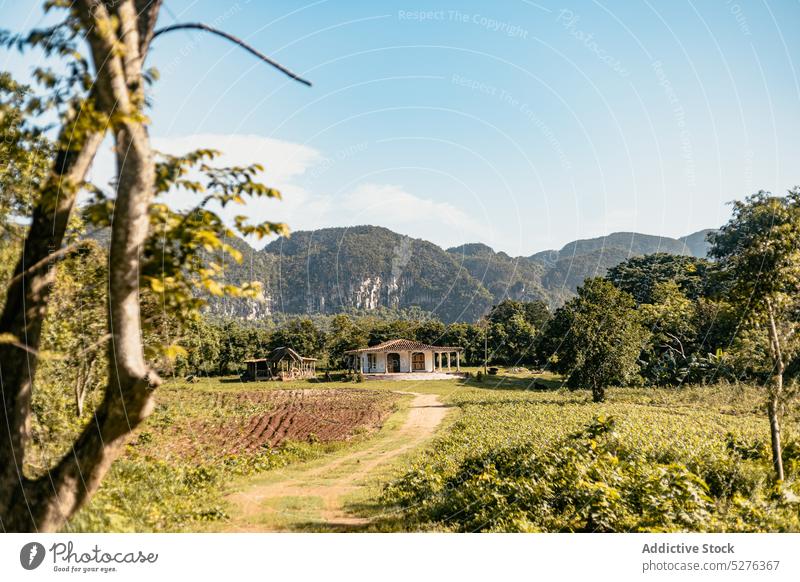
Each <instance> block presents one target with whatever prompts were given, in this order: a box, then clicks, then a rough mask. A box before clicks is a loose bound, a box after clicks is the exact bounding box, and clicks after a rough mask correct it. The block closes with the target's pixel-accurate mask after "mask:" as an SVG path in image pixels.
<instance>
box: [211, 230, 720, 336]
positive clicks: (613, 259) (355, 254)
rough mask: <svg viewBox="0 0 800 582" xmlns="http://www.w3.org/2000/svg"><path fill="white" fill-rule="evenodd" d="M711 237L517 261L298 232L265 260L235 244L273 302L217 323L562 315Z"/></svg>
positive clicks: (584, 248) (368, 235)
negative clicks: (524, 307)
mask: <svg viewBox="0 0 800 582" xmlns="http://www.w3.org/2000/svg"><path fill="white" fill-rule="evenodd" d="M709 232H711V230H702V231H699V232H695V233H692V234H690V235H688V236H684V237H681V238H678V239H674V238H669V237H663V236H652V235H646V234H640V233H634V232H617V233H613V234H610V235H608V236H603V237H598V238H592V239H582V240H576V241H573V242H570V243H568V244H566V245H565V246H564V247H563V248H561V249H560V250H547V251H542V252H538V253H535V254H533V255H531V256H528V257H511V256H509V255H508V254H506V253H504V252H495V251H494V250H493V249H492V248H490V247H488V246H487V245H485V244H481V243H472V244H464V245H461V246H457V247H452V248H449V249H443V248H441V247H439V246H437V245H435V244H433V243H431V242H428V241H424V240H421V239H414V238H411V237H408V236H406V235H402V234H398V233H396V232H393V231H391V230H389V229H386V228H383V227H378V226H357V227H349V228H323V229H319V230H313V231H298V232H294V233H292V235H291V237H288V238H286V237H281V238H279V239H277V240H275V241H273V242H271V243H270V244H268V245H267V246H266V247H265V248H264V249H262V250H260V251H257V250H254V249H253V248H252V247H250V246H249V245H248V244H247V243H246V242H245V241H243V240H241V239H234V240H229V241H228V242H229V243H230V244H232V246H234V247H236V248H237V249H239V250H240V251H241V252H242V254H243V256H244V260H243V261H242V263H240V264H236V263H232V264H229V265H226V271H225V276H226V278H227V279H228V280H229V281H230V282H236V283H240V282H244V281H260V282H261V283H262V286H263V297H261V298H260V300H258V301H255V300H252V299H235V298H222V299H217V298H213V299H212V301H211V303H210V305H209V309H210V310H211V312H212V313H213V314H217V315H224V316H229V317H231V316H232V317H241V318H245V319H258V318H262V317H270V316H273V315H277V314H287V315H295V314H296V315H299V314H334V313H339V312H353V311H362V312H369V311H374V310H377V309H380V308H389V309H409V308H418V309H421V310H423V311H425V312H429V313H431V314H433V315H435V316H436V317H438V318H440V319H441V320H442V321H445V322H453V321H475V320H476V319H478V318H479V317H480V316H482V315H483V314H484V313H486V312H487V310H488V309H490V308H491V306H492V305H493V304H496V303H498V302H500V301H502V300H503V299H507V298H510V299H516V300H524V301H531V300H534V299H540V300H543V301H545V302H546V303H547V304H548V305H550V306H551V307H557V306H558V305H561V304H562V303H563V302H564V301H566V300H567V299H569V298H570V297H572V296H574V294H575V290H576V288H577V287H578V286H579V285H580V284H581V283H582V282H583V281H584V279H586V278H587V277H594V276H602V275H604V274H605V272H606V270H607V269H609V268H611V267H613V266H614V265H616V264H618V263H620V262H622V261H624V260H626V259H628V258H630V257H633V256H637V255H646V254H652V253H657V252H667V253H673V254H680V255H691V256H696V257H705V256H706V254H707V251H708V242H707V241H706V236H707V235H708V233H709Z"/></svg>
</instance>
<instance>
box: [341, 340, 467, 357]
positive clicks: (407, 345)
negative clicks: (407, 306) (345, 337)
mask: <svg viewBox="0 0 800 582" xmlns="http://www.w3.org/2000/svg"><path fill="white" fill-rule="evenodd" d="M428 350H433V351H439V352H461V351H463V350H464V348H460V347H456V346H431V345H428V344H424V343H422V342H418V341H414V340H407V339H395V340H389V341H388V342H383V343H382V344H378V345H376V346H371V347H368V348H361V349H360V350H350V351H348V352H345V353H346V354H364V353H368V352H405V351H410V352H424V351H428Z"/></svg>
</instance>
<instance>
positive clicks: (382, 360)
mask: <svg viewBox="0 0 800 582" xmlns="http://www.w3.org/2000/svg"><path fill="white" fill-rule="evenodd" d="M390 353H395V354H400V372H401V373H408V372H411V357H412V354H415V353H419V352H408V351H405V352H390ZM422 353H423V354H424V355H425V372H433V352H431V351H423V352H422ZM388 355H389V354H388V353H375V354H374V356H375V365H374V366H370V365H369V353H366V354H361V369H362V370H363V371H364V373H365V374H385V373H386V370H387V368H386V360H387V356H388Z"/></svg>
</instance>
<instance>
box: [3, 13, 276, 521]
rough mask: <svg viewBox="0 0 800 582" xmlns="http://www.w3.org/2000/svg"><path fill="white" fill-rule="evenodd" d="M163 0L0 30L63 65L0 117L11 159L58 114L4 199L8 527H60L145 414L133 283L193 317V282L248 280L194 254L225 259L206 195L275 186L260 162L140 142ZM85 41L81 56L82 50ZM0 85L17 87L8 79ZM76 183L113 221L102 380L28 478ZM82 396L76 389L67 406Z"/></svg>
mask: <svg viewBox="0 0 800 582" xmlns="http://www.w3.org/2000/svg"><path fill="white" fill-rule="evenodd" d="M160 6H161V2H160V0H122V1H117V2H102V1H99V0H82V1H79V2H74V3H72V2H64V1H61V0H53V1H50V2H47V3H46V4H45V8H46V9H53V8H60V9H65V11H66V14H65V17H64V19H63V20H62V21H61V22H60V23H59V24H56V25H54V26H52V27H48V28H45V29H39V30H34V31H32V32H31V33H30V34H27V35H24V36H15V35H12V34H9V33H2V34H0V40H2V42H3V44H5V45H7V46H9V47H11V46H15V47H18V48H20V49H25V48H36V49H39V50H42V51H43V52H44V54H45V56H47V57H51V58H53V59H60V60H61V61H62V63H61V64H62V65H63V69H64V70H65V71H66V72H65V73H64V74H57V73H55V72H54V71H53V70H51V69H47V68H38V69H37V70H36V71H35V73H34V76H35V78H36V79H37V80H38V81H39V83H40V84H41V86H42V89H43V93H42V94H40V95H25V96H24V97H22V95H24V93H21V92H20V91H16V92H15V93H14V95H15V99H16V103H15V102H13V101H9V102H8V103H11V104H12V105H15V106H16V108H17V109H19V110H20V111H23V112H24V114H25V115H24V116H23V117H20V118H16V119H11V118H9V117H7V116H4V117H3V120H4V123H6V124H8V123H11V124H12V125H14V128H15V133H14V134H13V135H14V136H20V137H14V138H13V139H11V140H8V141H7V143H10V144H11V149H12V151H13V152H17V153H18V154H19V155H17V156H16V157H15V159H22V158H24V157H25V156H24V155H23V154H24V153H25V152H30V151H32V149H33V148H34V144H35V140H36V139H38V136H40V135H41V133H42V129H41V127H37V125H36V123H35V122H36V120H38V119H43V118H44V116H49V118H52V116H53V115H55V117H56V118H57V119H58V120H59V124H60V126H59V129H58V132H57V135H56V137H55V140H54V143H53V144H52V155H51V159H50V162H49V165H47V167H46V170H39V171H37V170H36V169H35V168H37V167H39V166H37V165H36V163H35V161H34V162H32V163H31V164H29V166H28V168H31V167H32V168H33V170H27V171H28V174H30V175H31V176H32V177H33V178H34V179H32V180H31V181H30V182H29V184H27V186H28V187H29V188H28V191H29V192H32V196H30V203H29V204H30V211H29V213H28V212H25V210H26V208H27V207H28V206H26V204H27V201H26V200H25V199H24V198H23V197H21V196H15V198H14V199H13V200H12V202H13V204H6V203H5V202H4V208H10V209H11V211H16V212H19V213H22V214H29V219H30V225H29V226H28V229H27V234H26V236H25V241H24V243H23V245H22V246H23V249H22V253H21V256H20V259H19V262H18V263H17V266H16V268H15V269H14V271H13V274H12V276H11V278H10V281H9V284H8V286H7V291H6V299H5V303H4V306H3V310H2V314H0V338H2V342H1V343H0V373H1V374H2V378H3V392H2V394H3V406H4V411H5V414H4V416H3V418H4V420H3V426H2V437H0V525H1V526H2V529H3V530H5V531H35V530H38V531H53V530H57V529H58V528H59V527H61V525H62V524H63V523H64V521H65V520H66V519H67V518H68V517H69V516H71V515H72V514H74V513H75V511H77V510H78V509H79V508H80V507H81V506H82V505H83V504H84V503H85V502H86V501H87V500H88V499H89V498H90V497H91V495H92V494H93V493H94V492H95V491H96V490H97V488H98V486H99V484H100V482H101V480H102V479H103V476H104V475H105V474H106V472H107V471H108V469H109V467H110V465H111V463H112V462H113V460H114V459H115V458H116V457H117V456H118V454H119V453H120V450H121V447H122V446H123V444H124V442H125V438H126V436H127V435H128V434H129V433H130V431H131V430H133V429H134V428H135V427H136V426H137V425H138V424H140V423H141V422H142V421H143V420H144V419H145V418H146V417H147V416H148V415H149V414H150V412H151V411H152V408H153V391H154V390H155V389H156V388H157V387H158V386H159V385H160V383H161V379H160V378H159V376H158V374H157V373H156V372H155V370H154V369H153V367H152V365H151V363H150V362H149V361H148V360H147V359H146V357H145V352H144V349H143V346H142V339H141V338H142V335H143V333H144V332H145V331H146V329H143V322H142V318H141V317H140V298H141V295H142V291H143V290H142V289H141V286H143V287H144V293H145V294H147V293H153V294H155V295H158V296H160V300H161V303H162V305H165V306H168V307H169V308H170V309H172V310H173V311H174V312H175V314H176V315H177V316H179V317H182V318H184V319H191V318H192V316H193V314H196V312H197V309H198V308H199V307H200V306H201V305H202V300H201V299H198V298H197V297H195V296H194V294H192V293H191V291H190V290H191V288H192V287H193V286H195V285H198V284H199V285H202V286H204V287H205V288H206V289H207V290H208V292H210V293H212V294H223V293H226V292H228V293H250V292H255V291H256V290H254V289H250V288H248V287H247V286H245V288H230V287H228V288H226V287H225V286H224V285H223V284H222V283H221V281H220V279H219V273H220V270H219V269H218V268H215V266H214V265H213V263H212V264H211V265H209V264H208V263H207V262H206V261H203V260H201V257H202V256H203V255H204V253H211V254H213V253H221V252H222V253H228V254H231V255H233V257H234V258H236V253H234V252H231V251H232V249H230V248H228V247H227V245H225V243H224V242H223V241H224V237H225V236H226V235H227V234H229V233H230V230H229V229H227V227H225V226H224V225H223V224H222V221H221V220H220V219H219V217H218V216H217V215H216V214H215V213H214V212H213V211H211V210H209V209H208V208H207V205H208V204H209V203H210V202H217V203H219V204H221V205H225V204H227V203H229V202H233V203H243V202H244V199H245V197H247V196H276V195H277V193H276V192H275V191H273V190H270V189H268V188H266V187H264V186H263V185H261V184H259V183H258V182H256V181H254V176H255V174H256V172H257V171H258V169H259V168H258V167H253V168H219V169H217V168H213V167H211V166H210V165H209V164H208V163H207V162H208V160H209V159H211V158H212V157H213V152H211V151H208V150H201V151H199V152H197V153H194V154H190V155H187V156H185V157H179V158H163V159H161V160H158V159H157V156H156V153H155V152H154V151H153V150H152V148H151V146H150V140H149V136H148V132H147V118H146V116H145V114H144V110H145V107H146V96H145V87H146V85H147V83H148V82H149V81H151V80H152V79H153V78H154V76H155V75H154V73H153V72H152V71H147V70H146V69H145V68H144V64H145V59H146V57H147V54H148V50H149V47H150V43H151V41H152V39H153V38H154V36H155V35H156V33H157V32H156V30H155V24H156V21H157V18H158V13H159V9H160ZM84 43H85V48H86V49H88V56H84V55H83V53H82V50H83V49H84ZM3 83H4V85H5V86H6V88H10V89H12V91H13V90H15V89H16V88H15V87H13V86H11V85H10V84H9V82H8V81H7V80H4V81H3ZM20 99H23V101H20ZM8 119H11V121H10V122H9V121H8ZM4 129H7V128H4ZM107 133H110V134H111V135H112V136H113V139H114V144H115V152H116V158H117V159H116V161H117V168H116V169H117V175H116V180H115V183H114V189H115V192H114V194H113V196H109V195H104V194H103V193H102V191H101V190H100V189H98V188H96V187H92V186H91V185H88V184H87V183H86V175H87V172H88V169H89V166H90V165H91V163H92V161H93V159H94V157H95V154H96V153H97V149H98V148H99V146H100V144H101V143H102V141H103V139H104V138H105V136H106V134H107ZM17 166H18V167H19V168H20V170H19V171H15V172H16V174H20V173H23V174H24V170H25V167H24V166H23V165H21V164H17ZM192 167H198V168H199V169H200V171H201V172H202V173H203V174H204V176H205V178H206V179H205V180H204V181H203V182H194V181H190V180H187V179H186V174H187V172H188V170H189V169H190V168H192ZM173 186H177V187H183V188H188V189H190V190H194V191H196V192H207V194H206V196H205V197H204V199H203V200H202V201H201V202H200V204H199V205H198V206H197V208H195V209H194V210H192V211H191V212H189V213H184V214H182V215H181V214H177V213H175V212H173V211H171V210H170V209H169V207H168V206H167V205H166V204H165V203H164V202H163V200H158V198H159V197H163V196H165V195H167V194H168V192H169V191H170V189H171V188H172V187H173ZM84 189H93V190H94V191H95V194H96V198H95V201H94V203H93V204H92V205H91V207H90V211H89V212H88V213H87V216H86V218H87V219H88V220H89V221H90V223H92V224H95V225H100V226H102V225H108V226H109V227H110V242H109V249H108V271H107V273H106V276H107V290H108V292H107V311H106V312H107V315H108V317H107V336H106V337H105V338H104V342H103V343H104V344H105V345H106V346H107V359H108V363H109V366H108V371H107V373H108V378H107V381H108V384H107V389H106V390H105V393H104V396H103V399H102V401H101V402H100V403H99V404H98V406H97V408H96V410H95V411H94V414H93V418H92V419H91V420H90V421H89V422H87V423H86V425H85V428H84V429H83V430H82V432H81V433H80V435H79V436H78V437H77V439H76V440H75V441H74V443H72V446H71V447H70V451H69V453H68V454H65V455H64V456H63V457H62V458H61V459H60V460H59V461H58V462H57V463H56V464H55V465H54V466H52V467H49V468H48V469H47V470H46V472H45V473H44V474H42V475H40V476H29V475H27V474H26V473H25V471H24V468H23V463H24V461H25V458H26V448H27V445H28V442H29V439H30V425H31V401H32V395H33V389H34V379H35V377H36V375H37V369H38V367H39V363H40V361H41V359H42V354H41V345H42V339H43V330H44V329H45V324H46V315H47V311H48V305H49V304H50V303H51V297H52V292H53V288H54V282H55V278H56V272H57V269H55V268H52V267H53V265H54V263H55V262H56V261H57V260H59V259H61V258H62V257H64V256H65V255H69V254H70V253H71V252H72V251H73V250H75V248H76V247H77V246H80V245H79V244H69V241H68V233H69V227H70V224H71V219H73V218H74V217H73V207H74V206H75V201H76V198H77V195H78V193H79V192H80V191H81V190H84ZM11 194H12V195H14V192H13V191H11ZM4 212H6V213H8V212H9V211H8V210H5V211H4ZM112 216H113V221H112V220H111V217H112ZM151 225H157V227H158V234H159V235H160V236H161V239H160V240H158V239H154V238H153V237H151V236H150V231H151ZM236 226H237V229H238V230H239V231H240V232H241V233H242V234H256V235H262V236H263V235H265V234H268V233H271V232H283V230H284V227H283V226H282V225H277V224H272V223H262V224H256V225H249V224H247V223H246V221H245V219H244V218H243V217H240V218H238V219H237V221H236ZM159 242H160V244H159ZM145 323H147V322H145ZM145 327H146V326H145ZM166 348H167V350H166V351H167V352H169V351H170V350H169V346H166ZM172 352H175V350H174V349H173V350H172ZM84 373H85V374H91V373H92V371H91V370H86V371H85V372H84ZM80 402H81V401H80V398H78V408H81V406H82V405H81V403H80Z"/></svg>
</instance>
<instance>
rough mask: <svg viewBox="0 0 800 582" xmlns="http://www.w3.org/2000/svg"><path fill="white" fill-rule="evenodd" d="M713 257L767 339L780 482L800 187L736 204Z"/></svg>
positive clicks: (797, 273)
mask: <svg viewBox="0 0 800 582" xmlns="http://www.w3.org/2000/svg"><path fill="white" fill-rule="evenodd" d="M711 243H712V247H711V255H712V256H713V257H715V258H717V259H719V261H720V266H721V268H722V270H723V272H724V273H726V274H728V275H729V277H730V279H731V281H732V284H731V291H730V300H731V301H732V302H735V303H736V304H737V305H738V306H739V307H740V309H741V312H742V314H743V316H744V317H746V318H747V320H746V321H747V323H748V324H749V325H750V326H752V327H754V328H757V329H761V330H763V331H762V334H763V337H765V339H766V340H767V342H768V346H769V357H770V360H771V374H770V376H771V380H770V382H769V383H768V388H767V414H768V416H769V424H770V433H771V439H772V462H773V466H774V468H775V475H776V477H777V478H778V480H780V481H782V480H783V479H784V468H783V460H782V455H781V414H782V408H783V407H784V406H785V404H786V401H787V394H786V392H785V390H784V373H785V371H786V366H787V362H788V361H789V360H790V359H792V358H793V356H795V355H796V353H795V350H796V347H795V345H794V342H792V341H791V339H792V338H793V336H795V333H796V327H797V323H796V320H795V318H793V317H792V314H793V313H796V311H797V307H798V305H797V295H798V292H800V190H798V189H794V190H791V191H789V193H788V194H787V195H786V196H773V195H772V194H770V193H769V192H764V191H761V192H758V193H757V194H754V195H752V196H750V197H748V198H747V199H746V200H744V201H743V202H738V201H737V202H734V203H733V217H732V218H731V219H730V221H729V222H728V223H727V224H726V225H725V226H723V227H722V228H721V229H720V230H719V232H717V233H715V234H713V235H712V236H711Z"/></svg>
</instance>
